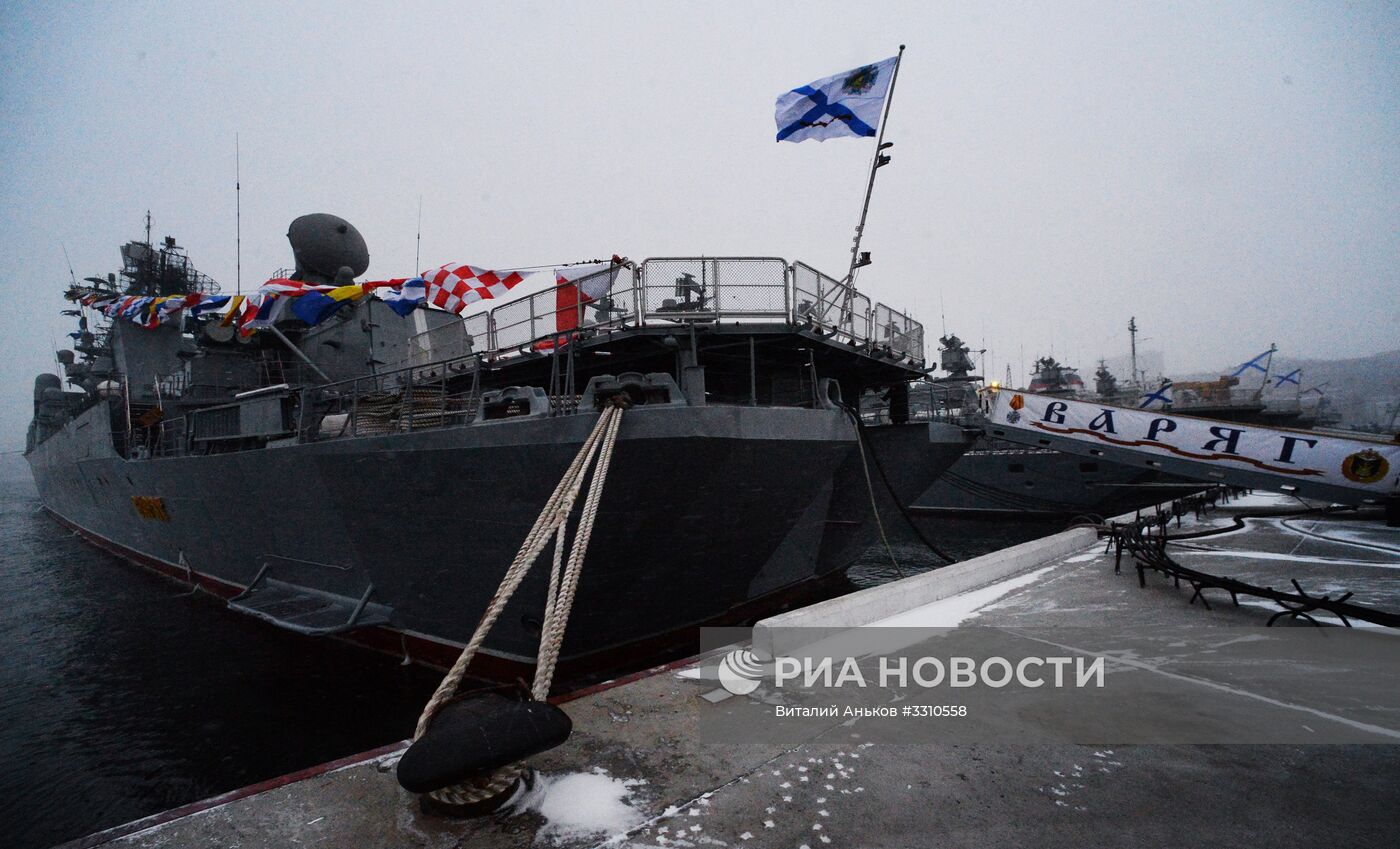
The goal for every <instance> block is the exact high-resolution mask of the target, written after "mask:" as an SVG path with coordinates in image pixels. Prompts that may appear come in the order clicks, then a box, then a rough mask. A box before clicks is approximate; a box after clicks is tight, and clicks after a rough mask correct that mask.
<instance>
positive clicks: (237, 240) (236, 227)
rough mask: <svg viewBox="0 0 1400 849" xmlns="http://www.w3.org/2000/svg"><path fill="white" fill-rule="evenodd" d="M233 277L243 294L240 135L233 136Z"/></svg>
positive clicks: (237, 292) (239, 292) (237, 293)
mask: <svg viewBox="0 0 1400 849" xmlns="http://www.w3.org/2000/svg"><path fill="white" fill-rule="evenodd" d="M233 269H234V271H233V275H234V294H235V295H241V294H243V162H242V157H241V156H240V151H239V149H238V133H234V134H233Z"/></svg>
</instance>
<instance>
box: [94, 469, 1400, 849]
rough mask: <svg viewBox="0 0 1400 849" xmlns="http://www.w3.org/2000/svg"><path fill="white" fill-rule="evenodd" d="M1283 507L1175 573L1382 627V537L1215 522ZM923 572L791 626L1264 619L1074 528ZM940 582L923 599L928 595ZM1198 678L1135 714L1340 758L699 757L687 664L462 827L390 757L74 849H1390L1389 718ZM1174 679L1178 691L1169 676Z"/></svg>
mask: <svg viewBox="0 0 1400 849" xmlns="http://www.w3.org/2000/svg"><path fill="white" fill-rule="evenodd" d="M1290 505H1292V506H1296V501H1295V500H1292V499H1284V498H1283V497H1281V496H1277V497H1276V496H1264V495H1256V496H1250V497H1246V498H1244V499H1241V500H1239V501H1236V502H1235V503H1233V504H1231V505H1229V506H1226V507H1224V508H1222V509H1219V510H1216V511H1214V512H1213V513H1211V514H1210V516H1209V518H1204V519H1201V520H1193V519H1191V518H1189V517H1188V518H1187V519H1185V521H1184V523H1183V527H1182V529H1181V531H1182V532H1190V531H1200V530H1209V529H1219V530H1222V531H1224V532H1223V533H1219V534H1216V535H1212V536H1203V537H1198V538H1196V539H1193V540H1190V541H1188V542H1186V543H1184V544H1183V545H1182V546H1181V547H1179V550H1178V552H1177V554H1178V557H1179V559H1180V560H1182V561H1183V562H1189V565H1190V566H1191V567H1193V568H1195V569H1198V570H1202V571H1214V572H1217V573H1224V574H1230V575H1234V576H1236V577H1241V578H1248V579H1249V580H1251V581H1252V582H1254V583H1260V584H1269V583H1271V584H1274V585H1280V586H1286V585H1287V584H1288V579H1289V578H1299V579H1300V582H1302V583H1303V584H1304V585H1305V586H1308V587H1310V588H1312V589H1323V590H1326V589H1327V588H1338V587H1345V588H1346V589H1349V590H1352V591H1354V592H1356V594H1357V595H1356V597H1355V600H1357V601H1361V602H1364V603H1366V604H1368V605H1372V606H1377V607H1384V608H1386V609H1389V610H1392V611H1393V610H1395V609H1396V608H1397V607H1400V604H1398V603H1400V529H1394V528H1387V527H1385V526H1384V524H1383V523H1382V522H1380V521H1375V520H1372V521H1369V522H1361V521H1358V519H1357V518H1355V517H1354V516H1353V515H1349V514H1340V515H1332V516H1320V515H1310V516H1307V517H1302V518H1299V517H1295V518H1287V517H1282V516H1273V517H1270V516H1263V517H1260V518H1253V519H1250V520H1248V521H1243V522H1241V523H1235V522H1234V521H1233V520H1234V517H1235V516H1237V515H1239V514H1241V513H1245V512H1249V513H1268V512H1270V510H1277V511H1286V510H1287V508H1288V507H1289V506H1290ZM1236 524H1242V525H1243V527H1235V525H1236ZM1173 531H1174V532H1175V531H1176V529H1175V528H1173ZM940 571H944V572H946V573H947V574H946V575H942V576H940V573H939V572H935V573H929V574H928V575H921V576H914V577H912V578H909V579H906V580H905V581H904V582H901V583H907V584H908V586H909V587H910V588H911V591H908V592H900V591H894V592H892V591H891V589H890V588H891V587H898V586H899V585H898V584H894V585H885V586H884V587H877V588H874V589H873V590H866V591H862V592H860V593H855V594H853V595H851V596H846V597H844V598H842V599H837V600H834V601H832V602H825V603H823V605H821V606H818V607H814V608H810V609H808V610H807V611H799V612H798V613H797V614H788V616H793V615H796V616H798V617H799V618H800V617H801V616H803V615H806V616H808V617H809V618H810V619H811V620H812V621H809V622H806V623H805V624H819V622H818V620H821V621H825V622H827V623H830V622H832V621H835V620H836V619H841V618H842V617H846V618H847V619H848V620H849V619H850V618H851V617H855V618H857V619H859V618H860V617H866V618H867V619H869V618H870V617H874V618H884V617H890V616H900V617H904V621H914V622H920V621H922V622H924V623H927V624H938V623H940V622H941V621H943V620H946V619H947V617H949V616H952V617H953V618H954V619H955V620H957V621H961V622H963V623H964V624H981V625H993V626H1001V627H1005V628H1015V627H1021V626H1032V625H1033V626H1036V627H1044V626H1053V627H1056V628H1062V629H1065V632H1066V633H1067V634H1069V633H1073V632H1072V631H1070V629H1074V628H1082V627H1084V626H1091V625H1092V626H1103V625H1110V626H1122V627H1131V628H1134V629H1140V630H1141V631H1143V632H1153V631H1166V630H1169V629H1172V628H1179V627H1185V628H1210V629H1215V628H1220V629H1226V628H1229V629H1235V630H1233V632H1232V633H1233V634H1235V635H1238V634H1242V633H1247V632H1245V631H1241V630H1239V629H1242V628H1262V626H1263V625H1264V624H1265V622H1266V621H1267V620H1268V618H1269V617H1270V616H1271V615H1272V614H1273V612H1275V611H1276V609H1277V608H1272V606H1271V605H1268V604H1267V603H1264V602H1262V601H1260V600H1257V599H1256V600H1253V601H1250V600H1248V599H1241V601H1242V604H1241V605H1240V606H1239V607H1234V606H1231V605H1230V604H1229V603H1228V598H1224V599H1223V600H1222V597H1220V596H1218V595H1216V596H1211V597H1210V598H1211V599H1212V609H1210V610H1207V609H1204V608H1203V607H1202V605H1201V604H1199V603H1196V604H1192V603H1189V602H1188V599H1189V597H1190V594H1191V593H1190V590H1189V589H1187V588H1184V587H1183V588H1178V587H1176V586H1174V585H1173V584H1172V582H1171V581H1169V580H1166V579H1164V578H1162V577H1160V576H1149V578H1148V583H1147V586H1146V587H1145V588H1139V586H1138V579H1137V575H1136V574H1135V573H1134V572H1133V570H1131V569H1129V568H1127V567H1126V566H1125V568H1124V569H1123V571H1122V573H1121V574H1115V573H1114V558H1113V555H1112V553H1105V551H1104V543H1103V542H1102V541H1096V540H1095V538H1094V534H1093V532H1092V531H1087V530H1077V531H1068V532H1065V534H1062V535H1059V538H1058V540H1057V541H1054V542H1053V543H1050V544H1026V545H1023V546H1018V547H1016V548H1014V549H1010V550H1007V551H1004V552H998V553H994V554H991V555H987V556H985V557H983V558H978V559H977V560H975V561H968V562H966V563H963V564H959V566H957V567H950V568H949V569H948V570H940ZM909 582H917V583H909ZM939 582H941V583H942V585H943V586H942V589H941V590H940V591H938V592H936V593H934V595H932V596H930V595H929V592H930V591H931V590H932V589H937V587H935V586H933V585H935V584H938V583H939ZM920 587H922V589H920ZM915 590H917V591H915ZM901 596H902V597H903V598H905V599H907V601H906V602H904V603H903V607H902V608H901V602H900V601H899V598H900V597H901ZM929 598H935V599H936V600H933V601H928V599H929ZM910 605H913V607H912V608H911V607H910ZM1266 608H1272V609H1266ZM833 617H835V619H833ZM908 617H913V619H912V620H909V619H908ZM1323 620H1324V624H1327V622H1328V620H1327V618H1326V617H1323ZM1331 623H1332V624H1336V622H1335V620H1331ZM1302 627H1306V626H1302ZM1256 633H1257V632H1256ZM1387 633H1389V632H1387ZM1069 639H1070V638H1069V637H1066V640H1067V641H1068V640H1069ZM1206 660H1207V658H1205V657H1194V658H1192V657H1177V658H1175V659H1174V660H1173V661H1172V663H1171V664H1168V665H1164V666H1159V667H1156V668H1155V669H1153V670H1148V671H1146V672H1144V673H1143V674H1144V675H1147V676H1151V675H1154V674H1156V675H1161V676H1162V677H1163V678H1164V679H1165V678H1167V677H1170V676H1172V675H1176V677H1177V678H1182V679H1184V680H1183V681H1177V682H1176V685H1177V686H1178V687H1179V688H1180V689H1178V690H1177V691H1176V692H1177V695H1178V696H1179V697H1180V698H1184V699H1186V700H1187V701H1185V702H1183V701H1181V700H1180V698H1178V699H1177V700H1170V699H1164V700H1163V701H1162V703H1160V704H1157V705H1145V706H1144V708H1143V710H1144V711H1147V712H1148V718H1149V719H1150V718H1152V715H1153V712H1154V711H1155V712H1157V713H1158V714H1160V716H1161V718H1163V719H1164V720H1167V719H1171V718H1172V716H1173V715H1175V716H1176V717H1177V718H1179V717H1180V714H1181V713H1182V712H1183V706H1185V707H1186V708H1187V709H1188V710H1189V711H1190V712H1192V713H1196V714H1199V721H1200V722H1202V723H1205V724H1206V726H1208V727H1209V729H1213V730H1214V731H1215V732H1217V733H1218V734H1224V735H1229V734H1230V733H1232V731H1231V729H1232V727H1233V726H1232V725H1231V722H1233V721H1236V720H1232V719H1230V717H1232V716H1238V715H1241V712H1242V711H1244V710H1245V709H1246V708H1252V709H1253V710H1254V713H1252V714H1251V716H1253V717H1256V721H1258V722H1262V723H1264V724H1266V725H1268V726H1270V727H1273V728H1277V729H1285V730H1287V729H1293V730H1296V729H1297V728H1298V727H1302V728H1307V729H1309V730H1310V731H1316V732H1318V733H1319V735H1320V736H1319V739H1322V738H1323V737H1325V736H1326V732H1327V731H1328V730H1329V729H1330V728H1343V729H1346V730H1347V731H1348V733H1349V734H1351V735H1352V738H1353V739H1354V743H1353V744H1350V745H1301V744H1299V743H1297V742H1290V743H1287V744H1277V745H1245V744H1240V745H1203V744H1181V745H1097V746H1086V745H1067V744H1044V745H1026V744H1014V743H1010V742H971V743H953V742H946V743H938V744H924V745H895V744H886V743H872V742H870V740H868V739H863V737H862V734H861V731H860V728H859V726H858V725H856V726H853V725H850V724H848V723H842V722H839V721H837V722H833V723H832V724H830V725H829V726H828V727H826V728H824V729H823V730H822V731H821V733H818V734H815V735H813V736H811V737H810V738H809V739H807V740H806V741H805V742H799V743H785V744H778V743H766V744H765V743H753V744H745V745H717V744H714V743H708V744H707V743H704V742H702V741H701V739H700V735H699V734H698V733H697V729H698V727H699V726H700V724H701V723H702V722H703V721H704V720H705V714H706V712H710V711H717V710H721V709H723V708H724V705H725V703H726V702H725V700H720V701H718V703H716V701H712V700H711V699H710V698H706V697H705V696H706V695H707V694H710V695H711V696H712V697H713V694H714V693H715V692H716V690H715V682H714V681H713V680H707V679H706V676H705V674H704V673H703V672H699V671H697V670H699V669H700V668H701V667H703V666H704V662H703V660H702V659H692V660H691V661H688V662H687V663H685V664H682V665H681V667H685V668H681V667H667V668H664V669H656V670H651V671H650V672H648V673H645V674H642V675H640V676H637V677H636V678H634V679H631V680H625V681H619V682H614V683H613V684H612V685H611V686H605V687H603V688H600V689H596V690H593V691H589V692H586V693H583V694H580V695H579V697H578V698H575V699H573V700H572V701H571V702H569V703H568V705H567V706H566V709H567V711H568V713H569V714H570V715H571V717H572V718H573V722H574V733H573V736H572V737H571V739H569V741H568V742H567V743H566V744H565V745H563V746H561V747H560V748H558V749H555V750H553V751H551V752H548V753H546V754H544V755H541V756H538V757H536V758H534V759H532V761H531V765H532V766H533V767H534V768H535V769H536V770H538V771H539V775H540V781H539V784H538V787H540V788H542V789H539V790H537V791H536V793H535V794H534V795H533V796H531V797H530V798H529V799H527V800H525V803H524V804H523V807H524V808H525V810H521V811H516V812H512V813H507V814H498V815H496V816H492V817H488V818H484V819H478V820H469V821H461V820H446V819H437V818H432V817H428V816H426V815H424V814H422V813H420V811H419V807H418V804H417V802H416V800H415V799H414V798H413V797H411V796H410V795H409V794H407V793H406V792H405V791H403V790H402V789H400V788H399V786H398V784H397V782H396V781H395V779H394V774H393V764H394V762H395V761H396V759H397V758H398V756H399V753H400V751H401V749H402V744H399V745H396V746H391V747H389V748H388V749H385V750H381V751H377V752H371V753H366V754H365V755H363V756H360V757H358V758H352V759H349V760H347V761H345V762H339V763H336V764H329V765H325V766H323V767H318V768H315V769H312V770H309V771H307V772H305V773H302V774H299V775H295V776H289V777H287V778H285V779H279V780H277V781H275V782H270V783H268V784H266V785H263V786H260V787H256V788H249V789H247V790H245V791H238V792H236V793H232V794H229V795H227V796H224V797H220V798H217V799H213V800H209V801H207V802H203V803H199V804H196V805H193V806H189V807H187V808H184V809H181V810H178V811H172V812H169V813H167V814H162V815H159V816H157V817H153V818H150V819H148V820H145V821H141V822H137V823H132V824H130V825H128V826H124V827H122V828H119V829H115V830H112V831H109V832H106V833H104V834H100V835H95V836H93V837H90V838H88V839H86V840H83V841H79V842H78V843H77V844H75V845H81V846H109V845H110V846H133V847H135V846H140V847H156V846H171V845H202V846H228V847H232V846H240V847H261V846H268V847H271V846H286V845H291V844H297V845H308V846H309V845H329V846H369V845H374V846H383V847H409V846H413V847H422V846H431V847H444V848H445V847H453V846H464V845H471V846H477V847H527V846H538V845H556V846H596V845H603V844H604V843H608V841H609V839H612V840H613V842H611V843H608V845H626V846H648V847H669V846H686V847H692V846H700V845H713V846H730V847H734V846H764V847H767V846H791V847H801V846H806V847H809V849H818V847H823V846H827V845H830V846H912V845H940V846H969V847H978V849H984V847H995V846H1023V845H1030V844H1034V845H1038V846H1047V847H1058V846H1066V847H1068V846H1083V845H1125V844H1133V845H1213V846H1258V845H1267V844H1272V843H1280V844H1281V843H1285V842H1286V843H1322V842H1327V843H1333V842H1336V843H1341V844H1345V845H1386V844H1388V843H1389V842H1390V840H1391V839H1393V836H1394V834H1395V832H1396V829H1397V827H1400V809H1397V808H1396V807H1395V806H1394V805H1393V804H1391V802H1390V801H1389V798H1388V797H1389V793H1388V791H1387V788H1391V787H1394V786H1396V784H1397V783H1400V747H1397V746H1396V745H1395V744H1396V743H1397V742H1400V719H1397V718H1396V717H1397V714H1395V713H1389V714H1387V713H1385V712H1383V711H1377V710H1375V709H1374V708H1375V706H1374V705H1368V704H1367V703H1366V698H1365V695H1366V694H1365V693H1364V692H1363V693H1358V692H1357V691H1356V690H1354V689H1350V690H1349V689H1344V688H1338V689H1336V690H1335V691H1333V692H1331V693H1330V694H1328V693H1324V694H1323V695H1322V696H1317V695H1316V694H1313V695H1310V696H1308V697H1307V698H1306V699H1304V698H1302V697H1299V698H1296V699H1295V698H1293V697H1290V696H1289V695H1288V694H1286V693H1284V694H1280V693H1279V692H1277V688H1276V687H1275V686H1274V682H1272V681H1271V673H1270V672H1269V671H1268V670H1263V671H1261V670H1260V669H1259V668H1258V667H1257V665H1256V664H1251V663H1247V662H1243V661H1239V660H1235V659H1232V658H1230V657H1226V656H1224V655H1221V656H1219V658H1218V659H1215V660H1210V662H1205V661H1206ZM1187 668H1190V669H1191V670H1192V671H1191V674H1190V675H1186V676H1183V675H1181V674H1180V673H1181V671H1182V670H1183V669H1187ZM735 698H742V697H735ZM1358 723H1359V724H1358ZM1362 726H1364V728H1365V729H1370V730H1366V731H1363V730H1359V729H1360V728H1361V727H1362ZM1285 736H1287V735H1285ZM1291 739H1293V740H1295V741H1296V739H1297V736H1296V734H1295V735H1293V736H1292V738H1291ZM1376 744H1381V745H1376ZM590 786H592V787H593V789H592V790H590V789H589V787H590ZM600 789H601V790H600ZM590 794H591V795H590ZM578 806H583V807H584V808H586V809H587V813H588V815H587V816H585V815H584V814H583V813H582V812H581V811H580V810H579V809H578ZM571 808H572V810H571ZM595 827H596V828H595Z"/></svg>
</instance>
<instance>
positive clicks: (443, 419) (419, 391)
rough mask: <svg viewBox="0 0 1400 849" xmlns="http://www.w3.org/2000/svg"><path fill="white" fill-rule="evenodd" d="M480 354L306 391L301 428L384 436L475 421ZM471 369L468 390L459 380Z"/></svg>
mask: <svg viewBox="0 0 1400 849" xmlns="http://www.w3.org/2000/svg"><path fill="white" fill-rule="evenodd" d="M480 365H481V363H480V358H479V357H463V358H459V359H457V360H453V361H439V362H437V363H433V364H430V365H428V366H417V365H409V366H406V367H403V368H397V369H392V370H390V371H384V372H379V373H378V374H372V375H364V376H361V377H355V378H350V379H348V380H340V381H335V382H333V383H326V384H321V385H319V386H306V387H304V388H303V389H302V390H301V397H300V399H299V403H298V404H297V409H298V414H297V416H298V421H297V431H298V433H299V434H300V435H301V438H303V439H316V440H323V439H339V438H343V437H358V436H382V435H385V434H390V433H412V432H413V431H416V430H436V429H438V428H444V427H453V426H456V425H462V424H466V423H468V422H471V421H472V420H473V419H474V418H475V417H476V409H477V407H478V406H480V402H481V397H480V395H481V387H480V381H479V380H477V379H475V378H476V376H477V375H479V374H480V371H479V369H480ZM465 373H471V374H472V375H473V379H472V381H471V383H470V384H469V385H468V386H467V387H466V388H461V387H460V383H461V381H458V380H455V378H457V377H459V376H461V375H462V374H465Z"/></svg>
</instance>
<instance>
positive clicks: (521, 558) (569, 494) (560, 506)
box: [413, 407, 616, 740]
mask: <svg viewBox="0 0 1400 849" xmlns="http://www.w3.org/2000/svg"><path fill="white" fill-rule="evenodd" d="M615 412H616V410H615V408H612V407H609V408H608V409H606V410H604V411H603V415H602V416H600V417H599V419H598V423H597V424H596V425H595V426H594V428H593V431H592V432H591V433H589V435H588V439H586V440H585V441H584V443H583V446H582V447H581V448H580V449H579V452H578V454H576V455H575V456H574V461H573V463H571V464H570V465H569V469H568V471H567V472H565V473H564V476H563V477H562V478H561V479H560V480H559V484H558V485H557V486H556V487H555V488H554V493H553V494H552V495H550V497H549V500H548V501H547V502H546V503H545V507H544V510H542V511H541V512H540V515H539V518H537V519H536V520H535V524H534V527H532V528H531V529H530V533H529V534H527V535H526V537H525V542H524V543H523V544H522V545H521V547H520V551H519V552H517V553H516V555H515V559H514V561H512V562H511V565H510V568H509V569H507V570H506V574H505V577H503V578H502V579H501V585H500V587H499V588H497V590H496V594H495V595H494V596H492V598H491V601H490V603H489V604H487V606H486V611H485V612H484V613H483V614H482V616H481V620H480V622H478V623H477V626H476V631H475V632H474V633H473V634H472V638H471V640H470V641H469V642H468V643H467V645H466V647H465V648H463V649H462V654H461V655H459V656H458V658H457V662H456V663H454V664H453V665H452V668H451V669H450V670H448V672H447V675H445V676H443V679H442V683H440V684H439V685H438V688H437V690H436V691H434V693H433V695H432V698H430V699H428V703H427V704H426V705H424V706H423V713H422V714H421V715H419V717H418V727H417V728H416V729H415V730H414V732H413V739H415V740H417V739H418V738H419V737H422V736H423V734H424V733H425V732H426V731H427V730H428V726H429V724H430V723H431V722H432V718H433V716H434V715H436V714H437V712H438V710H439V709H441V708H442V706H443V704H445V703H446V702H447V701H448V700H449V699H451V698H452V696H453V695H454V694H455V693H456V692H457V687H458V686H459V685H460V684H461V683H462V678H463V677H464V676H465V675H466V672H467V666H468V665H470V663H471V661H472V658H474V657H475V656H476V653H477V651H478V650H479V649H480V648H481V645H482V643H483V642H485V640H486V635H487V633H488V632H490V630H491V627H492V626H493V625H495V624H496V620H497V619H498V618H500V615H501V612H502V611H504V610H505V606H506V603H507V602H509V601H510V597H511V595H513V594H514V593H515V590H516V588H517V587H519V586H520V582H521V581H522V580H523V579H524V577H525V573H526V572H528V571H529V569H530V567H531V566H532V565H534V562H535V559H536V558H537V557H538V556H539V553H540V551H542V550H543V549H544V546H545V545H546V544H547V542H548V540H549V537H550V535H551V534H553V533H554V532H555V531H556V529H557V528H558V527H559V525H560V524H561V523H562V522H563V521H564V520H566V519H567V518H568V515H569V511H570V510H571V509H573V502H574V500H575V499H577V497H578V492H579V486H580V483H581V480H582V472H583V470H584V468H586V467H587V465H588V464H590V463H591V462H592V460H593V456H594V454H595V453H596V452H597V449H598V446H599V444H600V443H601V439H600V435H601V434H602V433H603V431H604V430H605V429H606V428H607V426H608V423H609V422H611V420H612V414H613V413H615Z"/></svg>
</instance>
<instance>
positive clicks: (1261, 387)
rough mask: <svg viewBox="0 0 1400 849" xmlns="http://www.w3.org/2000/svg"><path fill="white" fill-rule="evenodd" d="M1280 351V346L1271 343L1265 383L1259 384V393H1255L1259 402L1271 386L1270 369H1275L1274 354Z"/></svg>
mask: <svg viewBox="0 0 1400 849" xmlns="http://www.w3.org/2000/svg"><path fill="white" fill-rule="evenodd" d="M1277 350H1278V345H1277V344H1275V343H1273V342H1270V343H1269V358H1268V359H1267V360H1265V361H1264V382H1263V383H1261V384H1259V391H1258V392H1256V393H1254V400H1256V401H1258V400H1259V399H1260V398H1263V397H1264V390H1265V389H1266V388H1267V387H1268V385H1269V369H1271V368H1273V367H1274V352H1275V351H1277Z"/></svg>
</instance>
